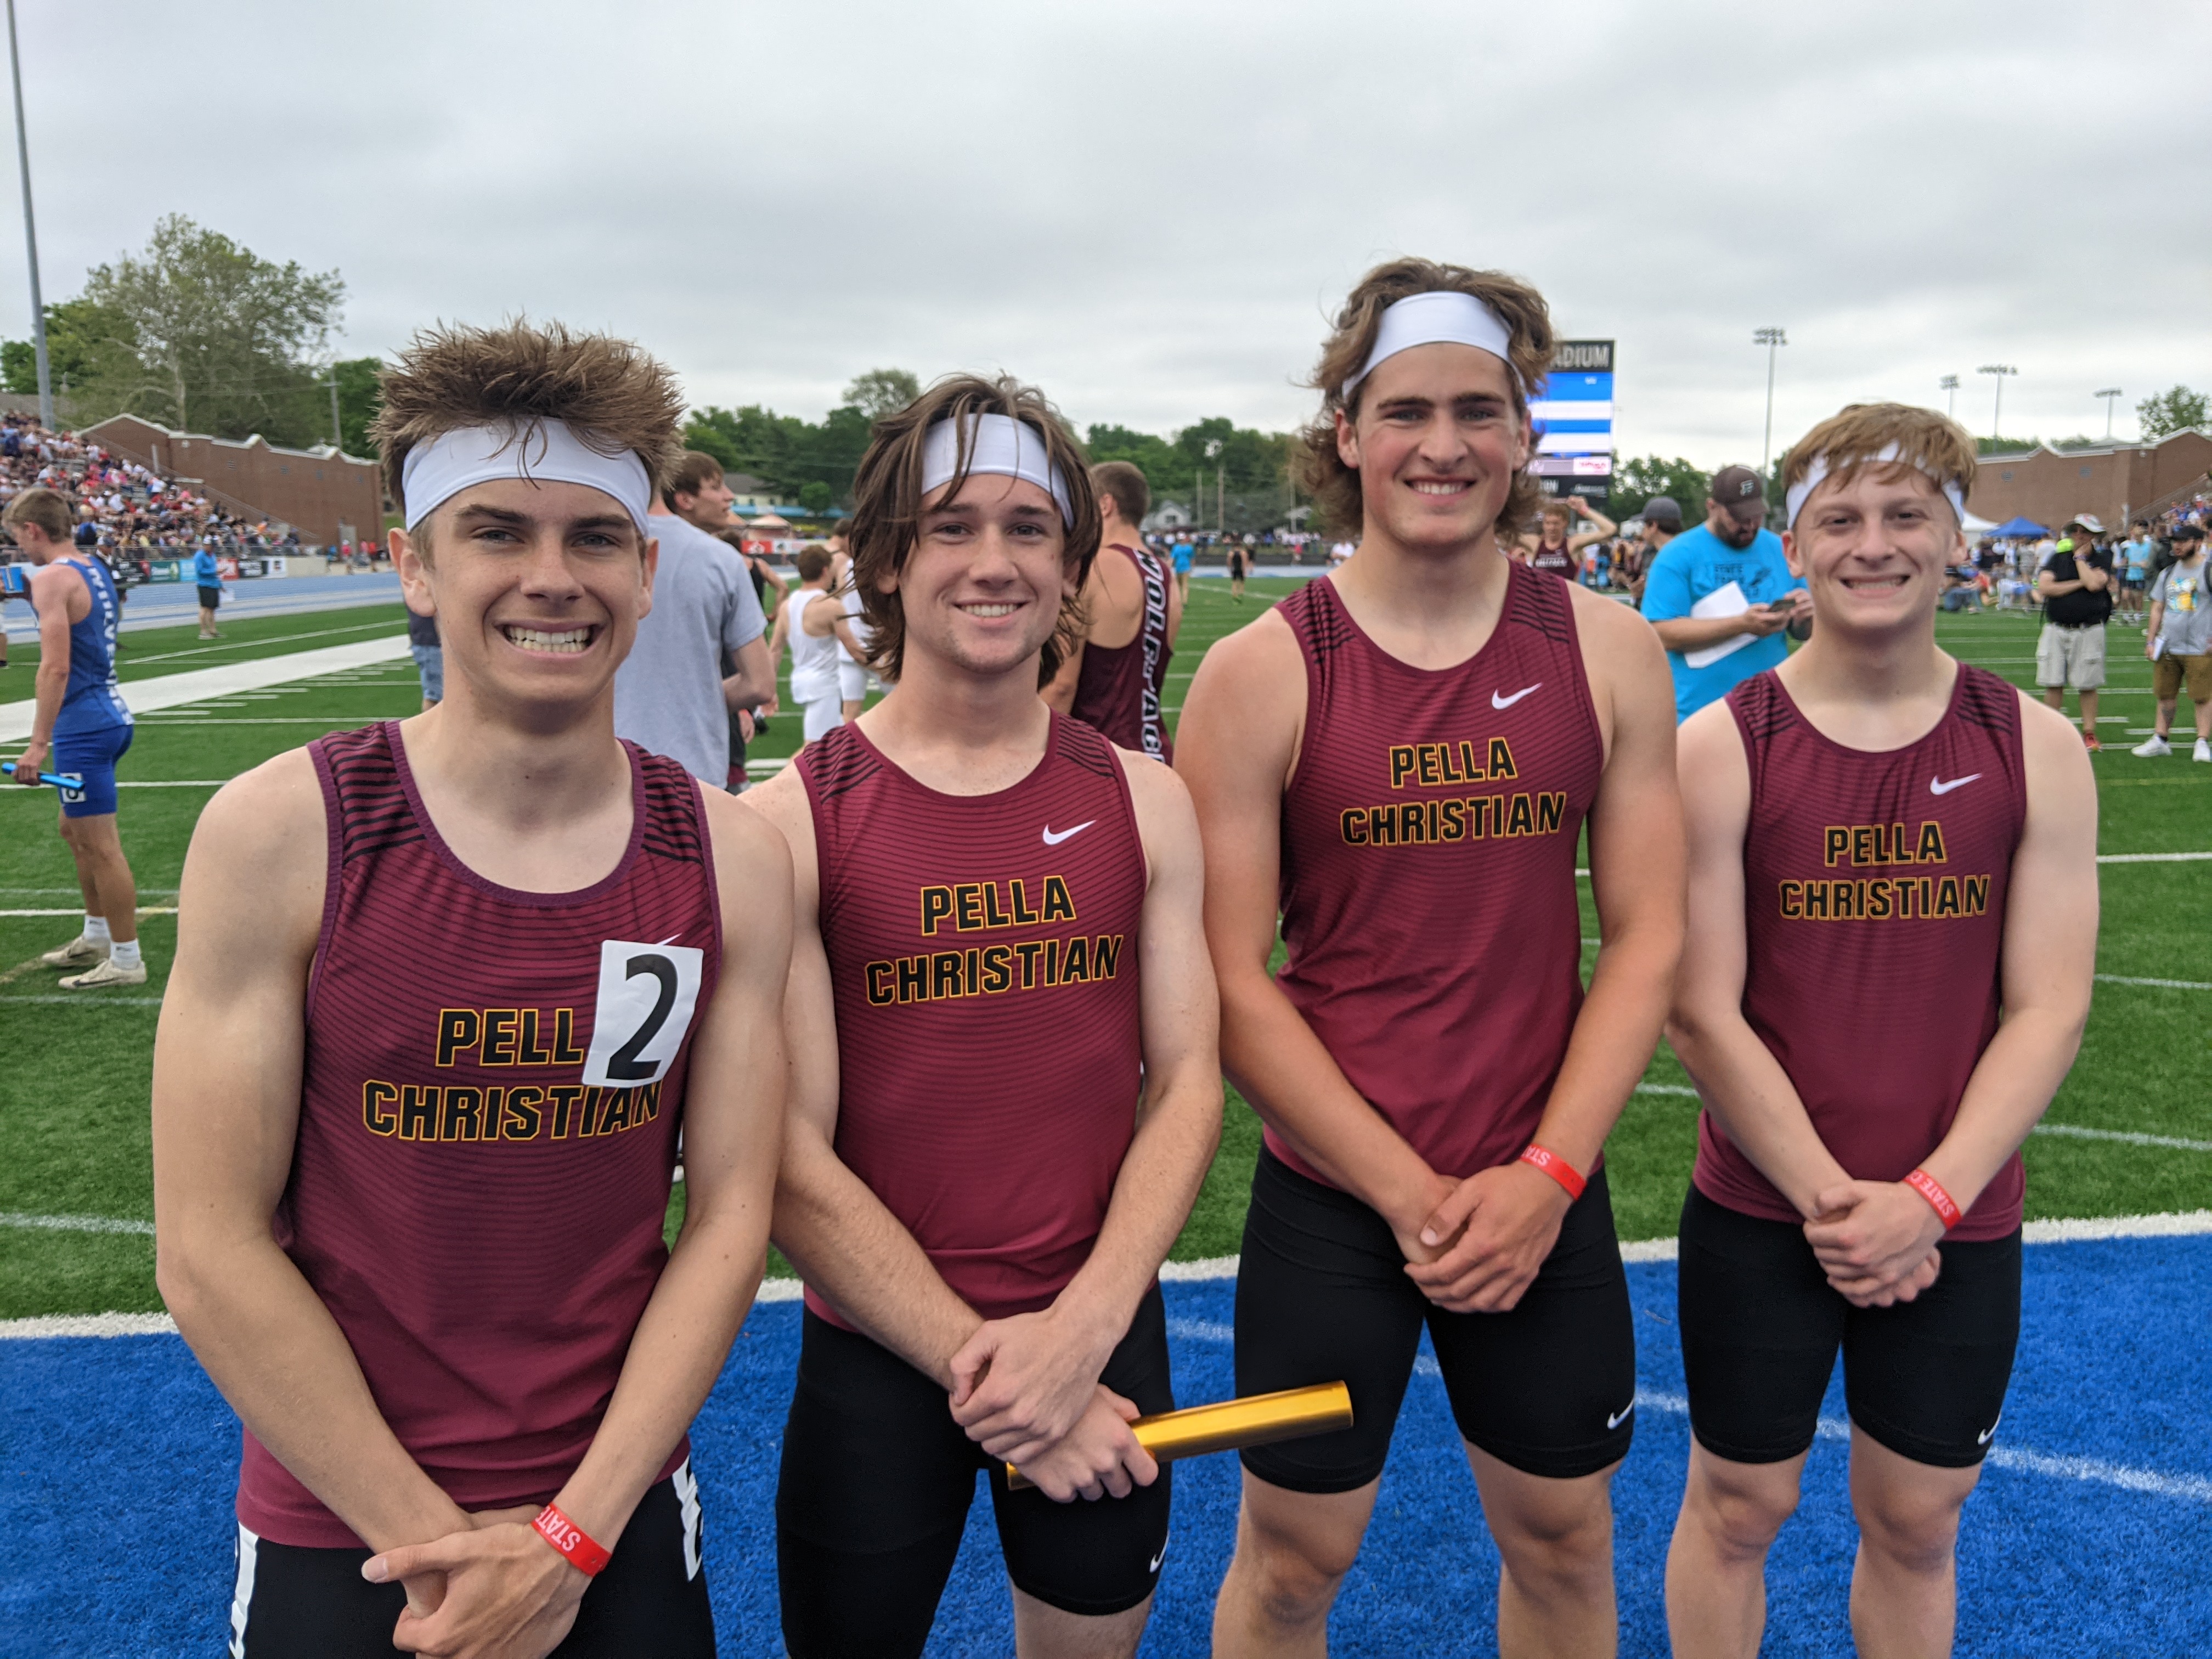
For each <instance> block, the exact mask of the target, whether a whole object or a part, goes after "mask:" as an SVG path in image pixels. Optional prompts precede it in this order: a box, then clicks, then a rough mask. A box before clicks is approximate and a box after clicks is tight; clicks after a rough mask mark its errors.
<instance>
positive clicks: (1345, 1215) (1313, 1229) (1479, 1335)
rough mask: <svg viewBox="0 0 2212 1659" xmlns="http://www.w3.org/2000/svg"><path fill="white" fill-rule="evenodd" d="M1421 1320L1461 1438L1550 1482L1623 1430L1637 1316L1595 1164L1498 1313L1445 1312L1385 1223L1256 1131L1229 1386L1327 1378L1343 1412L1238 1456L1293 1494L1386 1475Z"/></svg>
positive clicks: (1615, 1452) (1629, 1421)
mask: <svg viewBox="0 0 2212 1659" xmlns="http://www.w3.org/2000/svg"><path fill="white" fill-rule="evenodd" d="M1424 1323H1426V1325H1427V1326H1428V1328H1429V1340H1430V1341H1431V1343H1432V1344H1433V1345H1434V1346H1435V1348H1436V1351H1437V1364H1438V1366H1439V1367H1440V1368H1441V1369H1442V1370H1443V1380H1444V1389H1445V1391H1446V1393H1447V1394H1449V1396H1450V1398H1451V1407H1452V1417H1453V1419H1454V1420H1455V1422H1456V1423H1457V1424H1458V1425H1459V1431H1460V1433H1461V1434H1462V1435H1463V1436H1465V1437H1467V1439H1468V1442H1469V1443H1472V1444H1474V1445H1476V1446H1479V1447H1480V1448H1481V1449H1483V1450H1484V1451H1486V1452H1488V1453H1489V1454H1490V1455H1492V1457H1495V1458H1497V1459H1498V1461H1499V1462H1503V1463H1507V1464H1510V1465H1511V1466H1512V1467H1513V1468H1516V1469H1520V1470H1522V1471H1524V1472H1526V1473H1528V1474H1536V1475H1545V1476H1548V1477H1551V1478H1553V1479H1555V1480H1569V1479H1572V1478H1574V1477H1576V1476H1578V1475H1585V1474H1596V1473H1597V1472H1598V1471H1599V1470H1601V1469H1605V1468H1611V1467H1612V1466H1613V1464H1615V1463H1617V1462H1620V1460H1621V1459H1622V1458H1623V1457H1625V1456H1626V1455H1627V1453H1628V1442H1629V1437H1630V1436H1631V1435H1632V1433H1633V1432H1634V1430H1635V1421H1634V1407H1635V1403H1636V1328H1635V1325H1634V1323H1633V1322H1632V1318H1631V1316H1630V1310H1629V1302H1628V1274H1627V1272H1626V1269H1625V1268H1624V1267H1622V1265H1621V1261H1620V1243H1619V1241H1618V1240H1617V1239H1616V1238H1615V1237H1614V1236H1613V1202H1612V1200H1611V1199H1610V1198H1609V1197H1608V1196H1607V1188H1606V1180H1605V1171H1604V1170H1603V1169H1602V1168H1601V1169H1600V1170H1598V1171H1597V1173H1595V1175H1593V1176H1591V1177H1590V1180H1589V1188H1587V1189H1586V1190H1585V1191H1584V1192H1583V1195H1582V1196H1581V1197H1580V1198H1578V1199H1577V1200H1575V1202H1574V1203H1573V1204H1572V1205H1571V1206H1570V1207H1569V1208H1568V1211H1567V1213H1566V1218H1565V1220H1564V1221H1563V1222H1562V1223H1561V1224H1560V1226H1559V1241H1558V1243H1555V1244H1553V1247H1552V1253H1551V1255H1548V1256H1547V1257H1546V1258H1545V1259H1544V1265H1543V1266H1542V1267H1541V1268H1539V1269H1538V1270H1537V1273H1536V1277H1535V1279H1534V1281H1533V1282H1532V1283H1531V1284H1530V1285H1529V1286H1528V1290H1527V1291H1525V1292H1523V1293H1522V1297H1521V1300H1520V1301H1519V1302H1518V1303H1516V1304H1515V1305H1514V1307H1513V1309H1512V1310H1511V1311H1510V1312H1509V1313H1468V1314H1462V1313H1448V1312H1446V1311H1445V1310H1443V1309H1442V1308H1439V1307H1437V1305H1436V1304H1434V1303H1432V1302H1431V1301H1430V1300H1429V1299H1428V1297H1425V1296H1424V1295H1422V1294H1421V1291H1420V1287H1419V1285H1415V1284H1414V1283H1413V1280H1412V1279H1408V1278H1407V1277H1406V1258H1405V1257H1404V1256H1403V1255H1401V1254H1400V1252H1399V1249H1398V1241H1397V1239H1396V1237H1395V1236H1394V1235H1393V1234H1392V1233H1391V1231H1390V1226H1389V1223H1388V1222H1386V1221H1384V1220H1383V1218H1382V1217H1381V1216H1379V1215H1377V1214H1376V1213H1375V1212H1374V1211H1372V1210H1370V1209H1369V1208H1368V1207H1367V1206H1366V1205H1364V1204H1363V1203H1361V1202H1360V1201H1359V1200H1358V1199H1356V1198H1354V1197H1353V1196H1352V1194H1349V1193H1344V1192H1339V1191H1338V1190H1337V1189H1336V1188H1334V1187H1328V1186H1324V1185H1322V1183H1321V1182H1317V1181H1312V1180H1309V1179H1308V1178H1307V1177H1306V1176H1302V1175H1299V1174H1298V1173H1297V1171H1296V1170H1292V1169H1291V1168H1290V1167H1289V1166H1288V1165H1287V1164H1284V1163H1283V1162H1282V1160H1281V1159H1279V1158H1277V1157H1275V1155H1274V1154H1273V1153H1272V1152H1268V1151H1267V1149H1266V1148H1264V1147H1262V1148H1261V1152H1260V1164H1259V1168H1258V1169H1257V1170H1255V1171H1254V1172H1253V1176H1252V1207H1251V1209H1250V1210H1249V1212H1247V1213H1246V1216H1245V1220H1244V1254H1243V1260H1242V1261H1241V1262H1240V1263H1239V1264H1238V1267H1237V1393H1238V1394H1240V1395H1247V1394H1269V1393H1273V1391H1274V1390H1276V1389H1296V1388H1303V1387H1304V1386H1305V1385H1307V1384H1309V1383H1334V1382H1336V1381H1338V1380H1340V1379H1341V1380H1342V1381H1343V1382H1344V1383H1346V1384H1348V1385H1349V1386H1350V1388H1351V1389H1352V1426H1351V1427H1350V1428H1348V1429H1344V1430H1340V1431H1338V1432H1336V1433H1334V1434H1322V1435H1315V1436H1313V1437H1310V1438H1308V1439H1304V1440H1285V1441H1279V1442H1277V1443H1275V1444H1273V1445H1272V1446H1257V1447H1255V1448H1253V1449H1251V1450H1249V1451H1247V1452H1244V1453H1243V1454H1241V1455H1242V1456H1243V1460H1244V1467H1245V1468H1248V1469H1249V1470H1250V1471H1251V1472H1252V1473H1253V1474H1255V1475H1257V1476H1259V1478H1260V1479H1261V1480H1265V1481H1266V1482H1267V1484H1268V1485H1270V1486H1283V1487H1286V1488H1288V1489H1289V1490H1290V1491H1291V1492H1350V1491H1352V1489H1353V1488H1355V1487H1358V1486H1365V1485H1366V1484H1367V1483H1368V1482H1369V1481H1370V1480H1374V1479H1375V1478H1376V1476H1378V1475H1380V1474H1382V1473H1383V1463H1384V1462H1385V1461H1386V1460H1387V1459H1388V1458H1389V1454H1390V1434H1391V1431H1392V1430H1393V1429H1394V1428H1395V1426H1396V1425H1397V1421H1398V1407H1399V1405H1400V1403H1401V1401H1403V1400H1404V1399H1405V1397H1406V1383H1407V1379H1408V1378H1409V1377H1410V1376H1412V1375H1413V1359H1414V1355H1415V1352H1416V1351H1417V1349H1418V1348H1419V1345H1420V1340H1421V1327H1422V1325H1423V1324H1424Z"/></svg>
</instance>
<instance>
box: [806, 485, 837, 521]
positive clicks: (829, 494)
mask: <svg viewBox="0 0 2212 1659" xmlns="http://www.w3.org/2000/svg"><path fill="white" fill-rule="evenodd" d="M836 498H837V492H836V490H834V489H830V488H829V485H828V484H826V483H823V482H822V480H821V479H819V478H810V479H808V480H807V481H806V482H805V483H803V484H801V485H799V505H800V506H801V507H805V509H806V510H807V511H808V512H809V513H813V514H815V515H816V516H817V517H818V516H820V515H821V514H822V513H827V512H828V511H829V506H830V503H831V502H832V501H836Z"/></svg>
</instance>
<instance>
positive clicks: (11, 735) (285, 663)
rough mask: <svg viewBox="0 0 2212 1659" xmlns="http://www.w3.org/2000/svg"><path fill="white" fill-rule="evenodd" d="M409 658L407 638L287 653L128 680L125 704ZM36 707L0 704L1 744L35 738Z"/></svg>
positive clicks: (196, 698) (176, 700)
mask: <svg viewBox="0 0 2212 1659" xmlns="http://www.w3.org/2000/svg"><path fill="white" fill-rule="evenodd" d="M405 655H407V636H406V635H404V633H403V634H398V635H389V636H387V637H386V638H383V639H376V640H357V641H354V643H352V644H350V645H328V646H323V647H319V648H318V649H316V650H313V651H288V652H285V653H282V654H281V655H278V656H274V657H256V658H254V659H252V661H250V662H240V663H230V664H227V665H224V666H222V667H220V668H194V669H188V670H187V671H185V672H183V673H181V674H156V675H155V676H153V677H151V678H148V679H143V680H126V681H125V682H124V684H123V687H122V691H123V701H124V702H125V703H126V704H128V705H129V706H130V708H131V711H132V712H133V713H134V714H150V713H152V712H153V711H154V710H155V709H157V708H181V707H183V706H184V705H185V704H186V703H194V702H210V701H211V700H213V699H214V698H216V697H228V696H237V695H238V694H240V693H242V692H254V691H258V690H261V689H262V688H264V687H265V686H272V685H283V684H288V683H289V682H292V681H295V680H310V679H315V678H319V677H320V676H322V675H325V674H335V673H339V672H342V671H344V670H346V669H349V668H361V667H365V666H367V665H368V664H371V663H380V662H390V661H393V660H396V659H399V658H402V657H404V656H405ZM37 707H38V705H37V703H36V702H34V701H33V700H32V699H30V698H25V699H23V700H22V701H21V702H4V703H0V744H4V743H11V742H14V741H15V740H16V739H17V738H27V737H28V736H30V735H31V717H32V715H33V713H34V712H35V711H36V709H37ZM26 793H28V792H26Z"/></svg>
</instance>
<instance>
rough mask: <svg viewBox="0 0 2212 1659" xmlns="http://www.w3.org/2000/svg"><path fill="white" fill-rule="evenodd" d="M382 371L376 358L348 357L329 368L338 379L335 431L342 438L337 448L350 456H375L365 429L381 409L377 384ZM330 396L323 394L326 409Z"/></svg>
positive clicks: (382, 395) (382, 398) (382, 364)
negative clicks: (336, 424) (338, 431)
mask: <svg viewBox="0 0 2212 1659" xmlns="http://www.w3.org/2000/svg"><path fill="white" fill-rule="evenodd" d="M383 371H384V363H383V360H382V359H380V358H377V357H348V358H346V359H344V360H343V361H342V362H336V363H332V364H331V368H330V372H331V374H335V375H337V379H338V428H339V430H340V433H341V434H342V435H341V437H340V438H339V440H338V447H340V448H341V449H343V450H344V451H345V453H347V454H349V455H374V454H375V453H377V449H376V446H375V444H374V442H373V441H371V440H370V438H369V435H368V428H369V422H372V421H374V419H375V418H376V411H377V410H379V409H380V408H382V407H383V406H384V394H383V391H382V389H381V388H380V386H379V385H378V383H377V377H378V376H379V375H380V374H382V373H383ZM329 395H330V394H329V393H328V392H325V393H324V398H325V406H327V404H328V399H329Z"/></svg>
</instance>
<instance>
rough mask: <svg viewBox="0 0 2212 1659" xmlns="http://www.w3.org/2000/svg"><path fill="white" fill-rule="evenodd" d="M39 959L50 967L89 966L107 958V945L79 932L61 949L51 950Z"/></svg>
mask: <svg viewBox="0 0 2212 1659" xmlns="http://www.w3.org/2000/svg"><path fill="white" fill-rule="evenodd" d="M39 960H40V962H43V963H46V966H47V967H49V968H89V967H91V966H92V964H93V963H95V962H105V961H106V960H107V947H106V945H100V944H96V943H94V941H93V940H91V939H87V938H86V937H85V936H84V935H83V934H82V933H79V934H78V935H77V936H76V938H75V939H71V940H70V942H69V943H68V944H67V945H63V946H62V948H61V949H60V950H58V951H47V952H46V955H44V956H42V957H40V958H39Z"/></svg>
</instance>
